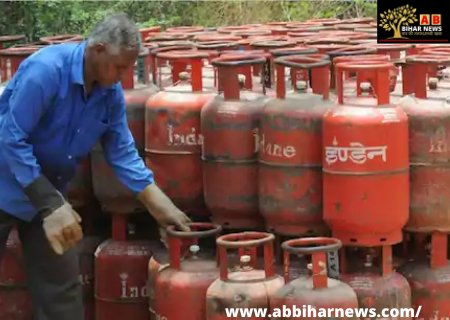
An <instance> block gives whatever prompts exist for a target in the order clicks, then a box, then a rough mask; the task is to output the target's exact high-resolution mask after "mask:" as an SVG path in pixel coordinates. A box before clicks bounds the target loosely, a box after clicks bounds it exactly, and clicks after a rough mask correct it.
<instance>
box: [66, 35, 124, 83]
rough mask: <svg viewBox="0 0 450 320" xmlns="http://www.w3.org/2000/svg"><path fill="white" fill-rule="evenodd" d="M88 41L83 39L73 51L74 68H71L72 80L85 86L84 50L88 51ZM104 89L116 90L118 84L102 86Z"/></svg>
mask: <svg viewBox="0 0 450 320" xmlns="http://www.w3.org/2000/svg"><path fill="white" fill-rule="evenodd" d="M86 45H87V41H83V42H82V43H80V44H79V45H78V46H77V47H76V48H75V51H74V53H73V58H72V68H71V78H72V81H73V82H74V83H76V84H79V85H82V86H84V52H85V51H86ZM99 88H101V90H102V91H105V89H108V90H111V89H112V90H114V89H116V85H115V84H113V85H112V86H109V87H100V86H99Z"/></svg>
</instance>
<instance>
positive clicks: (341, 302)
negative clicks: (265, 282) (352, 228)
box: [270, 238, 358, 319]
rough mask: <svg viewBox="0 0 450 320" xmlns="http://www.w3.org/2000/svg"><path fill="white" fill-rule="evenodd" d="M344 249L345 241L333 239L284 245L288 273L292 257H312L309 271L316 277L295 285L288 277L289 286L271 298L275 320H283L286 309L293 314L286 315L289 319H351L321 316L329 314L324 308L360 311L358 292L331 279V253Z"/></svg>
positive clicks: (295, 281)
mask: <svg viewBox="0 0 450 320" xmlns="http://www.w3.org/2000/svg"><path fill="white" fill-rule="evenodd" d="M341 246H342V243H341V241H339V240H338V239H333V238H303V239H293V240H288V241H285V242H283V244H282V248H283V250H284V263H285V270H286V269H287V268H288V267H289V264H290V255H291V254H307V255H311V261H312V263H311V265H310V266H308V268H309V269H311V273H312V274H311V276H310V277H301V278H298V279H296V280H293V281H290V279H289V276H288V275H287V274H285V280H286V285H285V286H284V287H282V288H281V289H280V290H278V291H277V292H276V293H275V294H274V295H273V296H272V297H271V298H270V312H271V314H272V319H281V318H283V316H284V315H283V314H282V312H283V309H286V310H287V311H290V314H286V315H285V317H286V318H289V317H291V316H292V318H296V319H297V318H300V319H319V318H328V319H330V318H332V319H347V318H350V317H347V315H346V314H343V313H342V314H340V315H339V314H334V315H332V316H331V317H329V315H328V316H327V315H326V314H322V315H321V314H320V312H326V309H323V308H339V310H342V312H343V311H344V310H346V309H347V308H351V309H356V308H358V298H357V296H356V293H355V291H353V289H352V288H351V287H350V286H349V285H347V284H346V283H344V282H341V281H339V280H336V279H332V278H328V276H327V252H334V251H337V250H338V249H339V248H340V247H341ZM302 306H303V308H302ZM311 306H314V309H315V310H314V309H312V308H310V307H311ZM319 309H320V310H319ZM322 310H324V311H322ZM328 310H329V309H328ZM305 313H306V314H305ZM308 313H309V314H308ZM354 317H356V316H354Z"/></svg>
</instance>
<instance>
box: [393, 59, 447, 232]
mask: <svg viewBox="0 0 450 320" xmlns="http://www.w3.org/2000/svg"><path fill="white" fill-rule="evenodd" d="M406 60H407V62H408V65H407V66H404V67H403V70H404V72H406V75H405V73H404V80H403V86H404V88H405V91H406V92H405V93H404V94H411V93H412V94H414V97H411V96H405V97H403V98H401V99H400V100H398V101H397V102H396V104H397V106H399V107H400V108H402V109H403V110H404V111H405V112H406V114H407V115H408V118H409V158H410V162H411V163H410V170H411V173H410V174H411V178H410V184H411V187H410V197H411V201H410V208H409V220H408V223H407V224H406V226H405V229H406V230H407V231H410V232H432V231H440V232H450V197H448V190H449V189H450V168H449V167H448V158H449V156H450V144H449V138H450V108H449V107H450V104H449V102H450V101H449V100H448V95H447V94H448V92H447V94H445V92H441V95H440V97H441V98H440V99H438V97H436V96H435V97H434V98H430V99H427V95H428V96H431V94H432V90H430V91H428V93H427V83H426V80H427V72H428V70H429V67H430V66H436V65H438V64H446V65H450V58H449V57H448V56H447V57H438V56H434V57H433V56H420V55H419V56H408V57H407V58H406ZM412 75H413V76H412ZM409 89H411V90H409ZM436 91H437V90H434V93H436Z"/></svg>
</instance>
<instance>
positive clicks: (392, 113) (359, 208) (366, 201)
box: [322, 61, 409, 246]
mask: <svg viewBox="0 0 450 320" xmlns="http://www.w3.org/2000/svg"><path fill="white" fill-rule="evenodd" d="M392 66H393V64H392V63H389V62H381V61H367V62H362V61H352V62H341V63H338V64H337V65H336V72H337V78H336V89H337V94H338V104H337V106H336V107H335V108H334V109H331V110H330V111H328V112H327V113H326V114H325V115H324V118H323V134H322V136H323V140H322V141H323V147H324V151H323V162H322V164H323V180H324V182H323V201H324V211H323V212H324V219H325V222H326V223H327V224H328V226H329V227H330V228H331V230H332V232H333V236H334V237H336V238H338V239H340V240H341V241H342V243H344V245H353V246H377V245H393V244H396V243H399V242H401V241H402V228H403V227H404V226H405V224H406V222H407V220H408V215H409V211H408V206H409V159H408V118H407V116H406V114H405V113H404V112H403V110H402V109H401V108H399V107H397V106H395V105H392V104H390V101H389V69H390V68H392ZM352 71H353V72H356V73H357V76H358V73H360V72H364V74H367V73H368V72H374V75H373V77H372V78H373V79H375V81H374V85H375V87H374V88H373V92H374V94H375V95H376V98H374V97H373V96H366V97H363V96H360V97H349V96H346V97H345V104H344V79H343V74H344V72H352Z"/></svg>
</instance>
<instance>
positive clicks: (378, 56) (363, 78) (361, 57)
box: [333, 54, 398, 94]
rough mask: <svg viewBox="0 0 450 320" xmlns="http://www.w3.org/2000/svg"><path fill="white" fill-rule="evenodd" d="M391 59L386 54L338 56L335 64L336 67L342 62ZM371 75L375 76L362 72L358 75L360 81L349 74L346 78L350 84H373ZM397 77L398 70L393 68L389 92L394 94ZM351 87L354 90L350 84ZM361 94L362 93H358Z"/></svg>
mask: <svg viewBox="0 0 450 320" xmlns="http://www.w3.org/2000/svg"><path fill="white" fill-rule="evenodd" d="M390 59H391V58H390V57H389V56H388V55H384V54H361V55H351V56H339V57H338V56H336V57H334V58H333V64H334V65H336V64H337V63H340V62H355V61H390ZM371 75H372V76H373V72H369V73H368V74H364V73H363V72H360V73H359V74H358V79H356V77H354V76H355V74H347V75H346V78H348V81H347V83H348V82H351V81H352V80H355V81H357V82H358V83H362V82H368V83H373V82H374V80H373V79H372V78H371ZM397 76H398V69H397V68H396V67H392V68H391V70H389V91H390V92H394V91H395V89H396V86H397ZM349 86H351V87H352V89H353V88H354V84H350V85H349ZM360 89H361V87H360V86H359V87H358V88H357V90H360ZM358 94H360V93H358Z"/></svg>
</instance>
